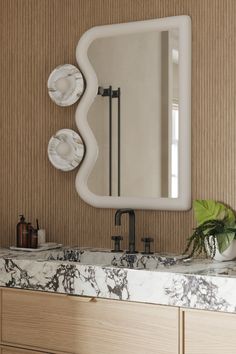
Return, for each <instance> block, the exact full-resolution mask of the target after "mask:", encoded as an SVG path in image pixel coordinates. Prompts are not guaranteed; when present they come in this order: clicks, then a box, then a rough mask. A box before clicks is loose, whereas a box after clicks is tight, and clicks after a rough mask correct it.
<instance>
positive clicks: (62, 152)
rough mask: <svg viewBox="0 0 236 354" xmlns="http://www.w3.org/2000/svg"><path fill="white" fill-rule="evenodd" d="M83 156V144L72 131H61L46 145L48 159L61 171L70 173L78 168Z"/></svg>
mask: <svg viewBox="0 0 236 354" xmlns="http://www.w3.org/2000/svg"><path fill="white" fill-rule="evenodd" d="M83 156H84V144H83V141H82V139H81V137H80V136H79V134H78V133H76V132H75V131H74V130H71V129H61V130H59V131H57V132H56V134H55V135H53V136H52V137H51V139H50V140H49V143H48V158H49V160H50V162H51V163H52V165H53V166H54V167H56V168H57V169H59V170H61V171H72V170H74V169H75V168H76V167H77V166H79V164H80V162H81V161H82V159H83Z"/></svg>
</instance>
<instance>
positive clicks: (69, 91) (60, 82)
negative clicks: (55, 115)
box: [47, 64, 84, 107]
mask: <svg viewBox="0 0 236 354" xmlns="http://www.w3.org/2000/svg"><path fill="white" fill-rule="evenodd" d="M47 86H48V94H49V96H50V98H51V99H52V101H53V102H55V103H56V104H57V105H59V106H64V107H66V106H71V105H72V104H73V103H75V102H76V101H78V99H79V98H80V96H81V95H82V93H83V91H84V79H83V76H82V74H81V72H80V70H79V69H78V68H77V67H76V66H74V65H72V64H64V65H60V66H57V67H56V68H55V69H54V70H53V71H52V72H51V74H50V76H49V78H48V83H47Z"/></svg>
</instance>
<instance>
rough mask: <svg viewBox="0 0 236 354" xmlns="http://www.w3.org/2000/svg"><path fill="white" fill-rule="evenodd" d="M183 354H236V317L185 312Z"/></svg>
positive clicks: (201, 312) (206, 312)
mask: <svg viewBox="0 0 236 354" xmlns="http://www.w3.org/2000/svg"><path fill="white" fill-rule="evenodd" d="M183 324H184V332H183V333H184V351H183V354H200V353H201V354H234V353H236V315H235V314H228V313H219V312H212V311H200V310H184V312H183Z"/></svg>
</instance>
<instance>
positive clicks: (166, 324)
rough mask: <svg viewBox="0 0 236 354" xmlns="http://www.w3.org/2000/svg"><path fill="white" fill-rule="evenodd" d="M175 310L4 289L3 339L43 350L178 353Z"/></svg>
mask: <svg viewBox="0 0 236 354" xmlns="http://www.w3.org/2000/svg"><path fill="white" fill-rule="evenodd" d="M179 311H180V310H179V309H178V308H176V307H168V306H158V305H151V304H142V303H134V302H125V301H116V300H103V299H97V298H96V299H94V298H87V297H78V296H67V295H59V294H50V293H40V292H33V291H24V290H16V289H3V290H2V330H1V334H2V344H5V345H14V346H24V347H26V348H27V347H28V348H30V349H35V350H38V351H40V350H41V351H44V352H45V351H46V352H47V353H49V352H53V353H55V352H64V353H78V354H95V353H96V354H111V353H112V354H134V353H135V354H179ZM4 350H5V349H4ZM27 353H28V352H27ZM2 354H10V353H9V352H4V353H2ZM13 354H15V352H14V353H13ZM19 354H20V353H19ZM24 354H25V353H24Z"/></svg>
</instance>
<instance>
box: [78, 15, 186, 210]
mask: <svg viewBox="0 0 236 354" xmlns="http://www.w3.org/2000/svg"><path fill="white" fill-rule="evenodd" d="M171 29H178V30H179V77H180V82H179V110H180V130H179V131H180V139H179V156H180V158H179V176H180V179H179V197H178V198H150V197H148V198H145V197H110V196H99V195H96V194H94V193H92V192H91V191H90V190H89V188H88V183H87V182H88V178H89V175H90V173H91V171H92V169H93V166H94V165H95V162H96V160H97V156H98V145H97V141H96V138H95V136H94V134H93V132H92V130H91V128H90V126H89V124H88V120H87V114H88V111H89V108H90V106H91V105H92V103H93V101H94V99H95V98H96V97H97V91H98V80H97V76H96V73H95V71H94V69H93V67H92V65H91V64H90V62H89V59H88V48H89V46H90V44H91V43H92V42H93V41H94V40H95V39H99V38H104V37H111V36H118V35H122V34H132V33H138V32H148V31H155V30H156V31H168V30H171ZM76 59H77V62H78V64H79V67H80V69H81V71H82V73H83V74H84V77H85V80H86V84H87V87H86V90H85V93H84V95H83V97H82V99H81V100H80V103H79V104H78V107H77V109H76V117H75V118H76V124H77V127H78V129H79V132H80V134H81V135H82V137H83V140H84V142H85V145H86V154H85V158H84V161H83V163H82V165H81V167H80V170H79V172H78V174H77V177H76V182H75V184H76V189H77V191H78V193H79V195H80V197H81V198H82V199H83V200H84V201H85V202H86V203H88V204H90V205H92V206H94V207H98V208H115V209H118V208H132V209H151V210H188V209H189V208H190V207H191V19H190V17H189V16H174V17H167V18H160V19H155V20H147V21H138V22H129V23H122V24H113V25H106V26H98V27H93V28H91V29H89V30H88V31H87V32H85V33H84V34H83V36H82V37H81V39H80V40H79V42H78V45H77V48H76Z"/></svg>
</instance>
